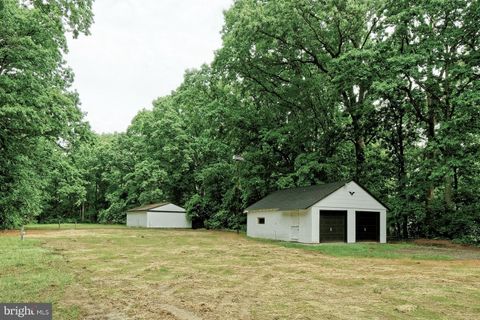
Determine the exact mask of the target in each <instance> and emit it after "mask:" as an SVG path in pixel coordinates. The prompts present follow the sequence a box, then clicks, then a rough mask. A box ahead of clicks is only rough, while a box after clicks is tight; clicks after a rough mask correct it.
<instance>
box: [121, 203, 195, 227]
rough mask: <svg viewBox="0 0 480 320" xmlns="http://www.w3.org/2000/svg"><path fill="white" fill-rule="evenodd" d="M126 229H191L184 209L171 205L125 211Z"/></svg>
mask: <svg viewBox="0 0 480 320" xmlns="http://www.w3.org/2000/svg"><path fill="white" fill-rule="evenodd" d="M127 227H143V228H189V229H190V228H192V223H191V221H189V220H188V218H187V214H186V212H185V209H183V208H182V207H179V206H177V205H175V204H173V203H168V202H163V203H152V204H148V205H143V206H140V207H137V208H132V209H130V210H128V211H127Z"/></svg>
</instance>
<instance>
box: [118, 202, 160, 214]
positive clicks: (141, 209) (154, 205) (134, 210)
mask: <svg viewBox="0 0 480 320" xmlns="http://www.w3.org/2000/svg"><path fill="white" fill-rule="evenodd" d="M166 204H168V202H160V203H152V204H146V205H144V206H141V207H137V208H132V209H130V210H128V211H127V212H136V211H148V210H151V209H154V208H158V207H162V206H164V205H166Z"/></svg>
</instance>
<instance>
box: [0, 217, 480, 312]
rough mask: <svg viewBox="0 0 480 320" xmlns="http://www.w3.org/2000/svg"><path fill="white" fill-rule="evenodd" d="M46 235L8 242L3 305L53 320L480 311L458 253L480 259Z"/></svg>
mask: <svg viewBox="0 0 480 320" xmlns="http://www.w3.org/2000/svg"><path fill="white" fill-rule="evenodd" d="M36 226H39V225H36ZM71 226H72V225H69V227H68V228H71ZM80 226H81V227H83V225H80ZM40 227H41V229H43V230H45V229H46V231H45V232H43V231H42V230H38V231H36V232H31V233H28V232H27V239H26V240H25V241H23V242H22V241H20V240H19V237H18V235H17V234H15V235H13V234H12V235H9V234H8V233H5V235H4V236H0V301H5V302H20V301H25V302H27V301H28V302H52V303H53V304H54V314H55V316H54V318H55V319H67V320H72V319H78V320H80V319H85V318H86V317H88V316H89V317H90V318H91V319H96V318H99V317H101V316H100V315H102V316H103V315H105V316H106V317H112V318H113V317H114V316H118V318H121V317H123V318H135V319H159V318H162V315H166V313H168V310H169V309H168V308H167V309H165V310H164V309H163V308H164V306H165V305H169V306H174V307H176V308H177V310H178V309H180V310H185V311H188V312H190V313H194V314H195V315H197V316H198V317H200V318H204V319H224V318H226V317H225V315H229V316H231V317H230V318H235V316H234V315H240V314H241V313H242V312H243V313H244V314H245V318H249V319H262V320H263V319H289V318H292V315H296V316H298V318H302V319H307V318H310V319H319V318H322V316H324V315H326V314H327V315H331V318H336V319H347V318H351V317H352V314H353V315H354V317H355V318H357V319H372V318H378V319H411V318H422V319H439V318H448V319H466V318H471V319H474V318H475V315H477V314H478V312H480V308H479V307H478V306H477V304H478V303H477V302H478V299H479V298H480V291H479V290H478V283H479V281H480V273H479V270H478V263H477V262H476V261H472V260H467V259H466V258H465V257H460V258H459V259H464V258H465V260H457V259H456V261H442V260H451V259H455V258H454V257H455V256H450V255H449V252H457V254H458V255H459V254H460V253H461V252H463V254H464V255H467V256H468V257H471V258H472V259H477V258H474V257H473V256H472V255H473V254H477V253H476V251H475V252H473V251H472V250H466V249H464V250H462V249H461V248H459V249H450V248H448V249H447V248H435V247H428V246H419V245H416V244H413V243H399V244H375V243H359V244H321V245H304V244H298V243H288V242H280V241H270V240H257V239H250V238H247V237H245V236H243V235H237V234H235V233H231V232H219V231H207V230H157V229H155V230H152V229H136V228H124V227H122V226H120V227H118V226H113V228H108V229H104V228H105V227H109V226H104V225H86V226H85V228H86V229H91V230H79V231H70V230H68V229H67V231H64V230H58V225H54V224H52V225H40ZM78 227H79V225H77V228H78ZM48 229H51V230H48ZM449 250H450V251H449ZM312 251H313V252H318V253H321V254H312ZM445 252H446V253H445ZM452 257H453V258H452ZM378 258H388V259H389V260H386V259H378ZM411 259H422V260H423V261H414V260H411ZM425 259H428V260H430V261H426V260H425ZM319 297H321V298H319ZM357 297H362V298H361V299H358V298H357ZM159 301H161V303H160V304H159V303H158V302H159ZM339 303H340V304H342V308H332V306H335V305H337V304H339ZM410 309H411V310H410ZM402 310H403V311H402ZM405 310H406V311H405ZM409 310H410V311H409ZM176 316H177V318H182V317H181V314H180V315H176ZM227 318H229V317H228V316H227Z"/></svg>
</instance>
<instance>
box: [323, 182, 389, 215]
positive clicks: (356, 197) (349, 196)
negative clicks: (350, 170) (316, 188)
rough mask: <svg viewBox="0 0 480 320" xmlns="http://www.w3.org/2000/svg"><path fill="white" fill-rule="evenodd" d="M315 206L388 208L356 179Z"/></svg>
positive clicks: (373, 209)
mask: <svg viewBox="0 0 480 320" xmlns="http://www.w3.org/2000/svg"><path fill="white" fill-rule="evenodd" d="M314 206H316V207H324V208H330V209H335V208H352V209H362V210H371V211H379V210H382V209H383V210H385V209H386V208H385V207H384V206H383V205H382V204H381V203H380V202H378V201H377V200H375V198H374V197H372V196H371V195H370V194H369V193H368V192H366V191H365V190H364V189H363V188H362V187H360V186H359V185H358V184H356V183H355V182H354V181H351V182H349V183H347V184H346V185H345V186H343V187H341V188H340V189H338V190H337V191H335V192H333V193H332V194H331V195H329V196H328V197H326V198H324V199H322V200H320V201H319V202H317V203H316V204H315V205H314Z"/></svg>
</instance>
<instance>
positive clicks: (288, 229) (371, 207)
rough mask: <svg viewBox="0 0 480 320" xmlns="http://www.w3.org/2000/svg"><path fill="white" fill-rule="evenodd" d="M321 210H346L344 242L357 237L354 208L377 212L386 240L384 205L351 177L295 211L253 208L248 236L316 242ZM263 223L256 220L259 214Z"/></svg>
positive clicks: (317, 240) (383, 237) (383, 240)
mask: <svg viewBox="0 0 480 320" xmlns="http://www.w3.org/2000/svg"><path fill="white" fill-rule="evenodd" d="M320 210H342V211H347V242H348V243H353V242H355V241H356V235H355V227H356V211H375V212H379V213H380V242H381V243H385V242H386V240H387V236H386V235H387V233H386V232H387V229H386V208H385V207H384V206H383V205H382V204H381V203H380V202H378V201H377V200H376V199H375V198H374V197H372V196H371V195H370V194H369V193H368V192H367V191H365V190H364V189H363V188H362V187H360V186H359V185H358V184H357V183H355V182H354V181H352V182H349V183H347V184H346V185H345V186H343V187H341V188H340V189H338V190H337V191H335V192H333V193H332V194H330V195H329V196H327V197H326V198H325V199H322V200H321V201H319V202H317V203H316V204H314V205H313V206H312V207H310V208H309V209H308V210H297V211H289V212H282V211H275V210H266V211H260V210H259V211H252V212H248V214H247V235H248V236H249V237H257V238H266V239H275V240H284V241H299V242H304V243H319V241H320ZM259 217H262V218H265V224H258V220H257V219H258V218H259Z"/></svg>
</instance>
